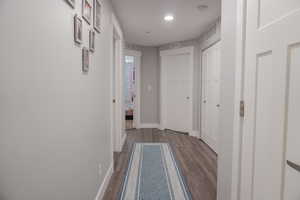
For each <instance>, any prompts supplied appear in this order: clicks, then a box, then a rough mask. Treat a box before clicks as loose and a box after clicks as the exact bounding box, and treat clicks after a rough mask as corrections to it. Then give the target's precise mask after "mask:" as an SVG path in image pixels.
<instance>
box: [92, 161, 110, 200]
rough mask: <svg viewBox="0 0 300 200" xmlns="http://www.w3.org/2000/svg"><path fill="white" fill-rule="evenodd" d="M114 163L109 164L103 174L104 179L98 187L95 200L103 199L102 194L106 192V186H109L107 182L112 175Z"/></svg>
mask: <svg viewBox="0 0 300 200" xmlns="http://www.w3.org/2000/svg"><path fill="white" fill-rule="evenodd" d="M113 166H114V163H113V162H111V164H110V166H109V168H108V170H107V172H106V174H105V177H104V179H103V181H102V183H101V185H100V187H99V190H98V192H97V196H96V198H95V200H102V199H103V197H104V194H105V191H106V190H107V187H108V184H109V181H110V179H111V177H112V175H113V169H114V167H113Z"/></svg>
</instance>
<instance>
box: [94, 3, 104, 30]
mask: <svg viewBox="0 0 300 200" xmlns="http://www.w3.org/2000/svg"><path fill="white" fill-rule="evenodd" d="M101 15H102V4H101V2H100V0H94V19H93V22H94V29H95V30H96V31H97V32H98V33H100V32H101V19H102V16H101Z"/></svg>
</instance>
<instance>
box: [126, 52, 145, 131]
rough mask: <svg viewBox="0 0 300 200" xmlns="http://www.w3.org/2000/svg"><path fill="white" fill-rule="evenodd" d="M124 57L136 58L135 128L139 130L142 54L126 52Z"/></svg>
mask: <svg viewBox="0 0 300 200" xmlns="http://www.w3.org/2000/svg"><path fill="white" fill-rule="evenodd" d="M124 55H126V56H134V57H135V58H136V66H135V67H136V68H135V76H136V77H135V86H136V98H135V104H134V114H133V115H134V118H133V119H134V126H135V128H139V127H140V124H141V57H142V52H140V51H134V50H127V49H126V50H125V51H124Z"/></svg>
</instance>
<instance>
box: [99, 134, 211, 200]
mask: <svg viewBox="0 0 300 200" xmlns="http://www.w3.org/2000/svg"><path fill="white" fill-rule="evenodd" d="M136 142H154V143H156V142H167V143H169V144H170V145H171V147H172V149H173V152H174V153H175V156H176V158H177V160H178V162H179V163H178V165H179V167H181V169H182V173H183V176H185V179H186V181H187V185H188V187H189V190H190V192H191V193H192V197H193V199H194V200H216V199H217V198H216V196H217V195H216V194H217V192H216V188H217V156H216V154H215V153H214V152H213V151H212V150H211V149H210V148H209V147H208V146H207V145H206V144H205V143H203V142H202V141H200V140H198V139H196V138H193V137H190V136H186V135H181V134H176V133H173V132H172V131H160V130H158V129H139V130H130V131H127V140H126V142H125V144H124V148H123V151H122V152H121V153H115V155H114V156H115V158H114V159H115V166H114V169H115V171H114V173H113V175H112V178H111V180H110V183H109V186H108V188H107V191H106V193H105V195H104V198H103V199H104V200H117V199H118V197H119V191H120V190H121V188H122V182H123V179H124V176H125V173H126V169H127V165H128V161H129V157H130V152H131V149H132V146H133V144H134V143H136Z"/></svg>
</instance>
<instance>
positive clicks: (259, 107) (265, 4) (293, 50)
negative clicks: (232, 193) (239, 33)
mask: <svg viewBox="0 0 300 200" xmlns="http://www.w3.org/2000/svg"><path fill="white" fill-rule="evenodd" d="M299 22H300V1H299V0H276V1H273V0H248V1H247V23H246V62H245V64H246V65H245V91H244V92H245V94H244V95H245V103H246V104H245V105H246V115H245V121H244V130H243V144H242V172H241V199H243V200H299V199H300V188H299V186H300V172H299V166H297V165H299V164H300V151H299V147H300V134H299V130H300V123H299V113H300V104H299V102H300V90H299V86H300V26H299ZM287 160H289V161H291V162H292V163H294V164H291V163H290V165H287ZM297 167H298V168H297Z"/></svg>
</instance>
